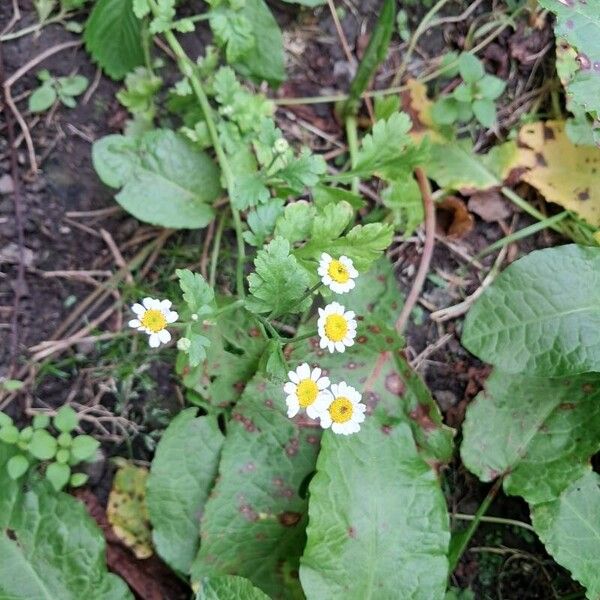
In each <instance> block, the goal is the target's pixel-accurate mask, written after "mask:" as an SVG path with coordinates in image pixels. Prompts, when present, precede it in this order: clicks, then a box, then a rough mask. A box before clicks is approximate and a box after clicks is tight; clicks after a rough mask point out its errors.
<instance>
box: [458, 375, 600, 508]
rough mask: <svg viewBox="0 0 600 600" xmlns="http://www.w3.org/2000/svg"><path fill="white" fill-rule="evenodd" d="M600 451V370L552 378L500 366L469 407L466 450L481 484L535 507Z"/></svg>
mask: <svg viewBox="0 0 600 600" xmlns="http://www.w3.org/2000/svg"><path fill="white" fill-rule="evenodd" d="M599 450H600V374H598V373H592V374H589V375H578V376H575V377H570V378H568V379H549V378H541V377H537V378H536V377H531V376H526V375H507V374H506V373H503V372H501V371H495V372H494V373H493V374H492V375H491V376H490V377H489V378H488V380H487V384H486V389H485V391H484V392H481V393H480V394H479V395H478V396H477V398H476V399H475V400H474V402H473V403H472V404H471V405H470V406H469V408H468V409H467V414H466V418H465V423H464V426H463V443H462V447H461V455H462V459H463V462H464V464H465V466H466V467H467V468H468V469H469V470H470V471H471V472H473V473H475V475H477V476H478V477H479V478H480V479H481V480H482V481H491V480H492V479H496V478H497V477H500V476H502V475H504V483H503V485H504V490H505V491H506V492H507V493H509V494H515V495H519V496H523V497H524V498H525V500H527V501H528V502H529V503H530V504H538V503H540V502H549V501H552V500H555V499H556V498H557V497H558V496H559V494H560V493H561V492H562V491H563V490H564V489H565V488H566V487H567V486H568V485H570V484H571V483H572V482H573V481H575V480H576V479H577V478H579V477H580V476H581V475H582V474H583V473H584V472H586V471H587V469H588V464H589V460H590V457H591V456H592V455H593V454H595V453H596V452H598V451H599Z"/></svg>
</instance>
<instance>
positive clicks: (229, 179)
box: [149, 0, 246, 298]
mask: <svg viewBox="0 0 600 600" xmlns="http://www.w3.org/2000/svg"><path fill="white" fill-rule="evenodd" d="M149 3H150V6H151V8H152V11H153V13H154V14H155V15H156V14H157V12H158V7H157V5H156V0H149ZM164 36H165V39H166V40H167V43H168V44H169V46H170V47H171V50H173V53H174V54H175V56H176V58H177V63H178V65H179V70H180V71H181V72H182V73H183V75H184V76H185V77H187V79H188V80H189V82H190V84H191V86H192V89H193V90H194V93H195V94H196V97H197V98H198V102H199V103H200V108H202V112H203V114H204V119H205V121H206V127H207V129H208V133H209V135H210V138H211V141H212V143H213V147H214V149H215V153H216V155H217V160H218V162H219V166H220V167H221V171H222V173H223V177H224V178H225V184H226V186H227V192H228V194H229V198H230V199H231V197H232V191H233V185H234V177H233V172H232V170H231V166H230V165H229V160H228V159H227V155H226V154H225V150H224V149H223V146H222V145H221V140H220V139H219V134H218V132H217V126H216V125H215V120H214V117H213V110H212V107H211V105H210V102H209V101H208V97H207V96H206V93H205V92H204V88H203V87H202V83H200V79H199V78H198V76H197V74H196V70H195V65H194V63H193V62H192V61H191V60H190V58H189V57H188V55H187V54H186V53H185V50H184V49H183V47H182V46H181V44H180V43H179V41H178V40H177V38H176V37H175V34H174V33H173V32H172V31H165V33H164ZM231 212H232V214H233V224H234V227H235V234H236V238H237V247H238V256H237V292H238V296H240V297H241V298H243V297H244V295H245V291H244V263H245V261H246V248H245V246H244V238H243V237H242V220H241V217H240V213H239V211H238V210H237V209H236V208H234V207H233V206H232V207H231Z"/></svg>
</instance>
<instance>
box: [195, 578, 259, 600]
mask: <svg viewBox="0 0 600 600" xmlns="http://www.w3.org/2000/svg"><path fill="white" fill-rule="evenodd" d="M199 585H200V589H199V590H198V595H197V596H196V600H269V596H267V595H266V594H265V593H263V592H261V591H260V590H259V589H258V588H255V587H254V586H253V585H252V583H251V582H250V581H249V580H248V579H244V578H243V577H237V576H236V575H221V576H218V575H216V576H213V577H203V578H202V579H201V580H200V582H199Z"/></svg>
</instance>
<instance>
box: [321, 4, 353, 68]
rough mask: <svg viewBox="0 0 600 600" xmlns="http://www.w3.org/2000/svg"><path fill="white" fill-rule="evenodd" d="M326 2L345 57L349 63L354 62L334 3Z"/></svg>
mask: <svg viewBox="0 0 600 600" xmlns="http://www.w3.org/2000/svg"><path fill="white" fill-rule="evenodd" d="M327 4H328V6H329V10H330V12H331V18H332V19H333V23H334V25H335V29H336V31H337V34H338V38H339V39H340V42H341V44H342V49H343V50H344V54H345V55H346V59H347V60H348V62H349V63H350V64H351V65H355V64H356V59H355V58H354V56H353V55H352V50H350V46H349V45H348V40H347V39H346V34H345V33H344V30H343V29H342V24H341V23H340V19H339V17H338V14H337V11H336V10H335V4H334V3H333V0H327Z"/></svg>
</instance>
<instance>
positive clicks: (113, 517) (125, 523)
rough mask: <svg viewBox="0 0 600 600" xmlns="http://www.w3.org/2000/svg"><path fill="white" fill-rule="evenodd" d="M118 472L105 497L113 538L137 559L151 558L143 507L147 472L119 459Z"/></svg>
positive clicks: (151, 551) (144, 507)
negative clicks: (107, 495)
mask: <svg viewBox="0 0 600 600" xmlns="http://www.w3.org/2000/svg"><path fill="white" fill-rule="evenodd" d="M117 464H118V465H119V470H118V471H117V472H116V474H115V478H114V480H113V487H112V490H111V492H110V495H109V497H108V506H107V507H106V516H107V517H108V521H109V523H110V524H111V525H112V528H113V531H114V532H115V535H116V536H117V537H118V538H119V539H120V540H121V541H122V542H123V543H124V544H125V545H126V546H128V547H130V548H131V549H132V550H133V552H134V554H135V555H136V556H137V557H138V558H148V557H150V556H152V553H153V548H152V534H151V532H150V523H149V521H148V510H147V508H146V479H147V478H148V469H145V468H143V467H136V466H135V465H133V464H131V463H129V462H128V461H126V460H124V459H118V463H117Z"/></svg>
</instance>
